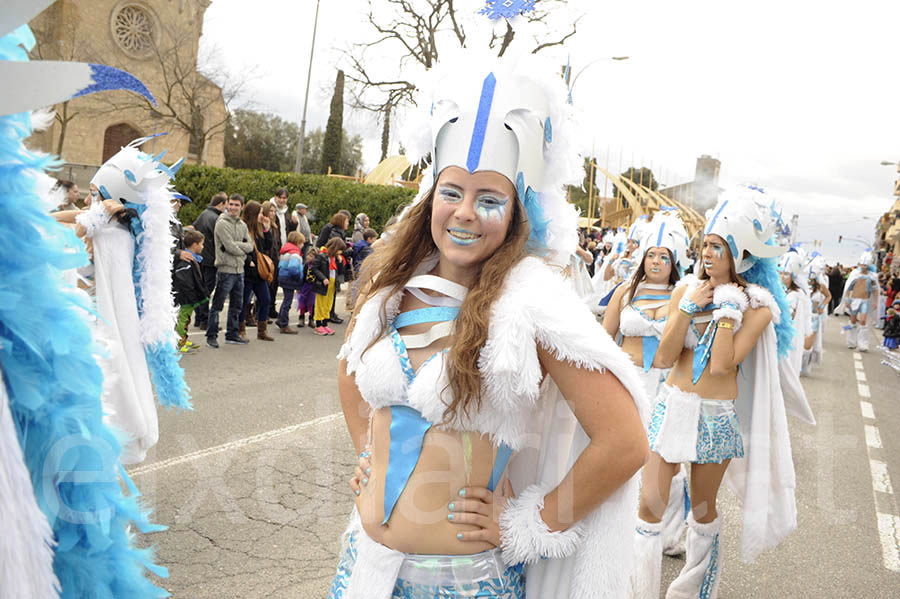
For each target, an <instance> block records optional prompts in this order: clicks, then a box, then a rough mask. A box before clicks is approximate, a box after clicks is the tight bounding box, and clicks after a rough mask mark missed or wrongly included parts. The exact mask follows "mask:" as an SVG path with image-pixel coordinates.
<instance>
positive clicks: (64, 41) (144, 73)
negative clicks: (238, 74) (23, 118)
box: [29, 0, 227, 189]
mask: <svg viewBox="0 0 900 599" xmlns="http://www.w3.org/2000/svg"><path fill="white" fill-rule="evenodd" d="M210 3H211V0H57V1H56V2H54V3H53V4H52V5H50V6H49V7H48V8H47V9H46V10H44V11H43V12H42V13H41V14H40V15H38V16H37V17H36V18H35V19H34V20H32V21H31V23H29V26H30V27H31V29H32V31H33V32H34V35H35V38H36V40H37V45H36V47H35V49H34V50H33V51H32V59H34V60H75V61H80V62H92V63H99V64H106V65H110V66H114V67H118V68H120V69H123V70H125V71H128V72H129V73H131V74H132V75H134V76H136V77H137V78H139V79H140V80H141V81H143V82H144V84H145V85H146V86H147V88H148V89H149V90H150V92H151V93H152V94H153V96H154V97H155V98H156V100H157V104H158V105H157V107H156V108H155V109H153V108H152V107H151V106H150V104H149V103H147V102H145V101H144V100H143V99H142V98H140V97H139V96H137V95H134V94H129V93H128V92H103V93H100V94H93V95H89V96H85V97H82V98H76V99H74V100H71V101H69V102H66V103H64V104H58V105H56V106H54V107H53V108H54V110H55V111H56V114H57V118H56V120H55V121H54V124H53V126H52V127H50V128H49V129H48V130H46V131H43V132H38V133H35V134H34V135H33V136H32V138H31V139H30V141H29V145H30V146H32V147H35V148H38V149H41V150H44V151H47V152H51V153H53V154H58V155H60V157H61V158H62V160H63V161H64V162H65V163H66V167H65V168H64V169H63V170H62V172H60V173H59V174H58V176H59V177H61V178H68V179H73V180H75V181H76V182H78V183H79V185H80V186H82V188H83V189H86V180H89V179H90V177H91V176H92V175H93V172H94V171H95V170H96V168H97V167H98V166H99V165H101V164H102V163H103V162H104V161H106V160H107V159H108V158H109V157H110V156H112V155H113V154H115V153H116V152H117V151H118V150H119V148H120V147H121V146H123V145H125V144H127V143H128V142H129V141H131V140H132V139H134V138H136V137H141V136H144V135H151V134H154V133H161V132H166V133H167V135H165V136H163V137H159V138H156V139H153V140H151V141H150V142H148V143H147V144H145V145H144V147H143V149H144V150H145V151H147V152H153V153H159V152H161V151H162V150H167V154H166V160H167V161H171V162H174V161H175V160H177V159H178V158H180V157H182V156H184V157H185V159H186V162H193V163H202V164H209V165H213V166H223V165H224V162H225V154H224V150H223V145H224V131H225V119H226V117H227V113H226V109H225V102H224V100H223V97H222V90H221V89H220V88H219V87H218V86H217V85H216V84H214V83H213V82H212V81H210V80H209V79H207V78H206V77H204V76H203V75H200V74H199V73H197V72H196V66H197V56H198V48H199V44H200V36H201V35H202V34H203V15H204V13H205V12H206V9H207V7H208V6H209V5H210Z"/></svg>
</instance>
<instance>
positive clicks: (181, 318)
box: [172, 229, 209, 352]
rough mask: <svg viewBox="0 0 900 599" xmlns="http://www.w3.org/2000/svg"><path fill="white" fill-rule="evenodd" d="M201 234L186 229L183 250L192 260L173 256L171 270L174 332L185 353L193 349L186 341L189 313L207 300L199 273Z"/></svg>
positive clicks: (177, 255)
mask: <svg viewBox="0 0 900 599" xmlns="http://www.w3.org/2000/svg"><path fill="white" fill-rule="evenodd" d="M203 241H204V237H203V233H200V232H199V231H194V230H192V229H188V230H186V231H185V232H184V247H185V250H186V251H188V252H190V253H191V254H192V255H193V258H194V259H193V260H185V259H184V258H182V256H181V254H180V253H179V254H176V255H175V265H174V267H173V268H172V291H173V293H174V294H175V304H176V305H177V306H179V308H178V322H177V324H176V325H175V331H176V332H177V333H178V335H179V336H180V337H181V340H180V341H179V342H178V347H179V348H180V349H181V351H183V352H186V351H189V350H191V349H194V348H195V347H196V346H194V344H193V343H191V342H190V341H188V338H187V327H188V324H190V321H191V313H192V312H193V311H194V308H196V307H197V306H199V305H200V304H203V303H204V302H206V301H208V300H209V290H207V288H206V284H205V283H204V282H203V273H201V272H200V263H201V262H202V261H203V256H201V255H200V254H201V253H203Z"/></svg>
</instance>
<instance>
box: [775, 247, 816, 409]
mask: <svg viewBox="0 0 900 599" xmlns="http://www.w3.org/2000/svg"><path fill="white" fill-rule="evenodd" d="M804 262H805V257H804V252H803V249H802V248H800V247H794V248H791V249H790V250H788V252H787V253H785V254H784V255H782V256H781V258H779V260H778V270H779V272H780V274H781V284H782V285H783V286H784V292H785V294H787V299H788V306H789V307H790V309H791V312H790V314H791V320H792V321H793V322H794V340H793V342H792V344H791V349H790V351H788V353H787V355H785V356H783V357H781V358H780V359H779V360H778V374H779V380H780V381H781V391H782V393H783V394H784V401H785V405H786V406H788V409H789V410H790V409H791V407H792V406H799V407H801V408H802V409H803V412H800V413H793V414H792V415H793V416H797V417H798V418H800V419H801V420H803V421H804V422H807V423H809V424H815V422H816V419H815V417H814V416H813V414H812V410H810V409H809V403H808V401H807V399H806V391H804V390H803V385H802V384H801V383H800V373H801V371H802V369H803V354H804V352H805V351H806V350H807V349H809V347H811V346H812V343H813V330H812V317H813V314H812V300H811V299H810V297H809V286H808V283H807V281H808V279H809V274H808V271H807V270H806V268H804V265H803V264H804Z"/></svg>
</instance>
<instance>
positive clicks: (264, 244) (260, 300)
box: [240, 200, 275, 341]
mask: <svg viewBox="0 0 900 599" xmlns="http://www.w3.org/2000/svg"><path fill="white" fill-rule="evenodd" d="M241 218H242V219H243V221H244V223H246V225H247V230H248V231H249V232H250V237H251V238H252V239H251V241H252V242H253V244H254V246H255V247H254V249H255V251H251V252H250V253H249V254H247V259H246V260H245V261H244V308H243V311H242V314H241V329H240V330H241V331H242V332H246V321H247V304H248V303H249V301H250V294H251V293H253V294H255V295H256V338H257V339H261V340H263V341H275V339H274V338H272V337H270V336H269V334H268V333H267V332H266V328H267V325H268V319H267V317H268V315H269V302H270V301H271V300H270V298H269V282H268V281H267V280H265V279H263V278H262V277H260V276H259V265H258V264H257V263H256V252H259V253H260V254H262V255H263V256H266V257H268V256H269V253H270V252H271V251H272V243H273V239H272V223H271V221H269V218H268V217H267V216H265V215H264V214H263V213H262V206H260V204H259V202H255V201H253V200H250V201H249V202H247V204H246V205H245V206H244V213H243V215H242V216H241ZM273 270H274V265H273Z"/></svg>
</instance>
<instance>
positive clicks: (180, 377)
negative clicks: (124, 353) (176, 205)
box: [126, 184, 193, 410]
mask: <svg viewBox="0 0 900 599" xmlns="http://www.w3.org/2000/svg"><path fill="white" fill-rule="evenodd" d="M172 193H173V191H172V189H171V187H170V186H169V185H168V184H166V185H165V186H162V187H159V188H157V189H154V190H151V191H150V192H148V193H146V194H144V197H143V198H142V199H143V200H144V203H143V204H142V205H141V204H130V203H126V208H131V209H134V210H136V211H137V212H138V214H139V215H140V221H139V224H136V225H135V226H134V227H133V229H136V230H133V231H132V232H133V233H134V234H135V252H134V270H133V273H132V275H133V277H134V282H135V297H136V298H137V303H138V315H139V316H140V327H141V330H140V335H141V344H142V345H143V346H144V354H145V355H146V357H147V367H148V368H149V369H150V375H151V377H152V379H153V387H154V389H155V390H156V396H157V398H158V400H159V403H160V404H161V405H164V406H166V407H167V408H176V409H178V410H190V409H193V408H192V407H191V402H190V393H189V389H188V387H187V384H186V383H185V381H184V370H183V369H182V368H181V366H179V364H178V361H179V359H180V358H181V354H180V353H179V352H178V349H177V340H178V336H177V334H176V333H175V323H176V320H177V318H178V308H177V307H176V306H175V302H174V299H173V297H172V252H171V248H172V247H173V245H174V244H175V238H174V237H173V236H172V229H171V227H170V222H171V221H172V219H174V218H175V214H174V212H173V209H172Z"/></svg>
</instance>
